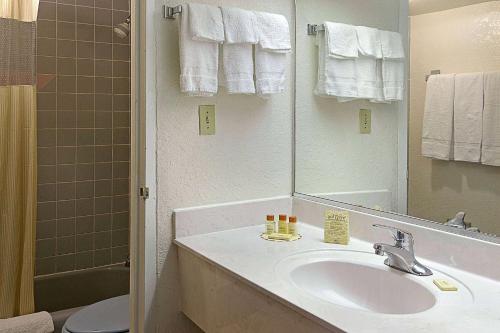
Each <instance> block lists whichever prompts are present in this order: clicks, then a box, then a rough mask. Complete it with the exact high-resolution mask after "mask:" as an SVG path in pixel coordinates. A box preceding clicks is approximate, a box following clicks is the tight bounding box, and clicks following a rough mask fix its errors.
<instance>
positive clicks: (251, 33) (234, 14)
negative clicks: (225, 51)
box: [221, 7, 259, 44]
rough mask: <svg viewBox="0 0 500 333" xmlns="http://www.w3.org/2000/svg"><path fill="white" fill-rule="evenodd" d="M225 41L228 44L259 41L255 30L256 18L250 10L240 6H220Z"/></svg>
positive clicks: (255, 42)
mask: <svg viewBox="0 0 500 333" xmlns="http://www.w3.org/2000/svg"><path fill="white" fill-rule="evenodd" d="M221 10H222V20H223V22H224V35H225V42H224V43H229V44H240V43H250V44H257V42H258V41H259V39H258V35H257V30H256V22H255V21H256V18H255V14H254V12H252V11H249V10H244V9H240V8H228V7H222V8H221Z"/></svg>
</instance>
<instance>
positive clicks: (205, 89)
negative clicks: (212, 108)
mask: <svg viewBox="0 0 500 333" xmlns="http://www.w3.org/2000/svg"><path fill="white" fill-rule="evenodd" d="M190 15H191V12H190V11H189V6H188V5H182V15H181V18H180V29H179V49H180V50H179V55H180V67H181V74H180V86H181V92H183V93H187V94H188V95H190V96H205V97H206V96H213V95H214V94H216V93H217V88H218V87H217V86H218V79H217V72H218V67H219V44H217V43H216V42H200V41H194V40H193V39H192V38H191V37H192V36H191V30H190V27H189V21H190V19H189V17H190Z"/></svg>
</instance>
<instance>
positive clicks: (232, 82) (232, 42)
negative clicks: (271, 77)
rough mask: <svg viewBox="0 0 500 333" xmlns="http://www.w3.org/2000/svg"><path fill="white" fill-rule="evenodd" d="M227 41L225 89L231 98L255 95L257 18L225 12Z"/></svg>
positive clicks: (243, 12) (224, 50) (237, 11)
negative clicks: (254, 56)
mask: <svg viewBox="0 0 500 333" xmlns="http://www.w3.org/2000/svg"><path fill="white" fill-rule="evenodd" d="M222 20H223V21H224V33H225V38H226V41H225V42H224V44H223V46H222V68H223V80H222V81H223V85H224V86H225V87H226V89H227V91H228V93H230V94H254V93H255V85H254V80H253V76H254V65H253V47H252V44H256V43H257V42H258V34H257V31H256V23H255V20H256V19H255V14H254V13H253V12H251V11H248V10H243V9H239V8H226V7H223V8H222Z"/></svg>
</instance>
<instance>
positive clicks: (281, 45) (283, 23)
mask: <svg viewBox="0 0 500 333" xmlns="http://www.w3.org/2000/svg"><path fill="white" fill-rule="evenodd" d="M254 14H255V20H256V29H257V34H258V38H259V45H260V49H261V50H263V51H271V52H280V53H289V52H291V50H292V43H291V42H290V28H289V26H288V21H287V19H286V17H284V16H283V15H279V14H272V13H265V12H254Z"/></svg>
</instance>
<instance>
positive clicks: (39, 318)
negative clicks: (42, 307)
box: [0, 312, 54, 333]
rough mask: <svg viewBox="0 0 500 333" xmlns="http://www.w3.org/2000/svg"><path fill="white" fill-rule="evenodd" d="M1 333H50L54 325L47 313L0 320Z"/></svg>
mask: <svg viewBox="0 0 500 333" xmlns="http://www.w3.org/2000/svg"><path fill="white" fill-rule="evenodd" d="M0 332H1V333H52V332H54V324H53V323H52V317H51V316H50V314H49V313H48V312H37V313H33V314H29V315H25V316H19V317H13V318H9V319H0Z"/></svg>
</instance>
